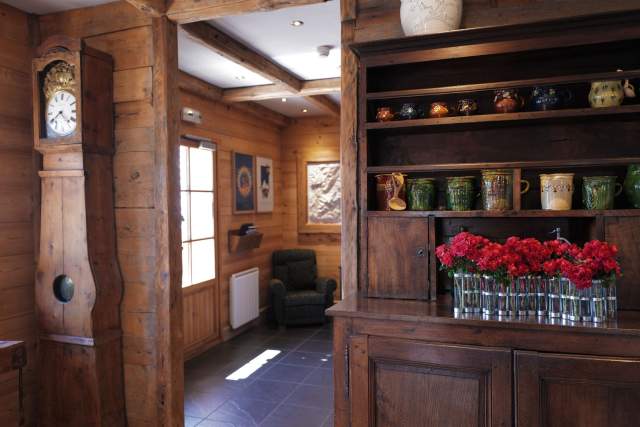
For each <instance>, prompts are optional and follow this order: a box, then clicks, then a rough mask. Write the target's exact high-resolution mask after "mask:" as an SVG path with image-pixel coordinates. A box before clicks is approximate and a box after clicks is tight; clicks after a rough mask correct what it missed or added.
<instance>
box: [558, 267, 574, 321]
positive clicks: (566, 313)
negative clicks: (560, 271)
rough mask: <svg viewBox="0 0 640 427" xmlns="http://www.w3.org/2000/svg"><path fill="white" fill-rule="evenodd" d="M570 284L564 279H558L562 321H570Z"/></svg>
mask: <svg viewBox="0 0 640 427" xmlns="http://www.w3.org/2000/svg"><path fill="white" fill-rule="evenodd" d="M571 286H572V285H571V282H570V281H569V279H566V278H564V277H561V278H560V311H561V312H562V318H563V319H564V320H571V319H569V317H570V316H571V309H572V306H571V298H570V297H571V291H572V289H571Z"/></svg>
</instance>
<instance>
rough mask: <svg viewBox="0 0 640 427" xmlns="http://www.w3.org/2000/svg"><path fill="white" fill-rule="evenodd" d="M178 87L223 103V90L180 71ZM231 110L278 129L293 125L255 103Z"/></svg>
mask: <svg viewBox="0 0 640 427" xmlns="http://www.w3.org/2000/svg"><path fill="white" fill-rule="evenodd" d="M178 87H179V88H180V89H181V90H183V91H185V92H188V93H190V94H193V95H196V96H200V97H202V98H204V99H207V100H209V101H213V102H223V100H222V93H223V90H222V89H221V88H219V87H217V86H215V85H212V84H210V83H207V82H205V81H203V80H200V79H199V78H197V77H193V76H192V75H191V74H187V73H185V72H183V71H180V72H179V74H178ZM229 108H235V109H237V110H240V111H242V112H245V113H247V114H251V115H252V116H255V117H256V118H259V119H262V120H266V121H268V122H270V123H273V124H274V125H276V126H278V127H285V126H288V125H289V124H291V119H290V118H288V117H286V116H283V115H282V114H280V113H276V112H275V111H271V110H269V109H268V108H265V107H263V106H262V105H259V104H254V103H253V102H245V103H239V104H233V105H231V106H229Z"/></svg>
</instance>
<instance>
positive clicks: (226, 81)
mask: <svg viewBox="0 0 640 427" xmlns="http://www.w3.org/2000/svg"><path fill="white" fill-rule="evenodd" d="M178 66H179V68H180V69H181V70H182V71H184V72H185V73H188V74H191V75H192V76H195V77H198V78H199V79H202V80H204V81H206V82H208V83H211V84H213V85H216V86H218V87H221V88H224V89H227V88H232V87H246V86H258V85H265V84H271V82H270V81H269V80H267V79H265V78H263V77H262V76H260V75H258V74H256V73H254V72H252V71H250V70H248V69H246V68H244V67H242V66H240V65H238V64H236V63H235V62H232V61H229V60H228V59H226V58H224V57H222V56H220V55H218V54H217V53H215V52H214V51H213V50H211V49H210V48H208V47H206V46H205V45H203V44H202V43H200V42H197V41H195V40H194V39H192V38H191V37H189V36H188V35H187V33H185V32H184V31H182V30H179V31H178Z"/></svg>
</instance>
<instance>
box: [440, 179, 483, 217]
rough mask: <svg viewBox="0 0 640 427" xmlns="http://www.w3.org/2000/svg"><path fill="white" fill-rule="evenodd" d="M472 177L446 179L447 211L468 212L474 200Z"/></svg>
mask: <svg viewBox="0 0 640 427" xmlns="http://www.w3.org/2000/svg"><path fill="white" fill-rule="evenodd" d="M474 179H475V178H474V177H472V176H454V177H448V178H447V209H448V210H450V211H470V210H472V209H473V205H474V202H475V199H476V193H475V189H474V185H473V182H474Z"/></svg>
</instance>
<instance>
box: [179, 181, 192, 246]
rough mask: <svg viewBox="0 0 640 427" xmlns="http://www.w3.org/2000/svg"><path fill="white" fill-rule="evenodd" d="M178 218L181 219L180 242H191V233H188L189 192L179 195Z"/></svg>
mask: <svg viewBox="0 0 640 427" xmlns="http://www.w3.org/2000/svg"><path fill="white" fill-rule="evenodd" d="M180 216H181V217H182V218H181V219H182V221H181V222H182V241H183V242H185V241H187V240H191V233H190V232H189V229H190V227H189V219H190V215H189V192H188V191H182V192H181V193H180Z"/></svg>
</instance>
